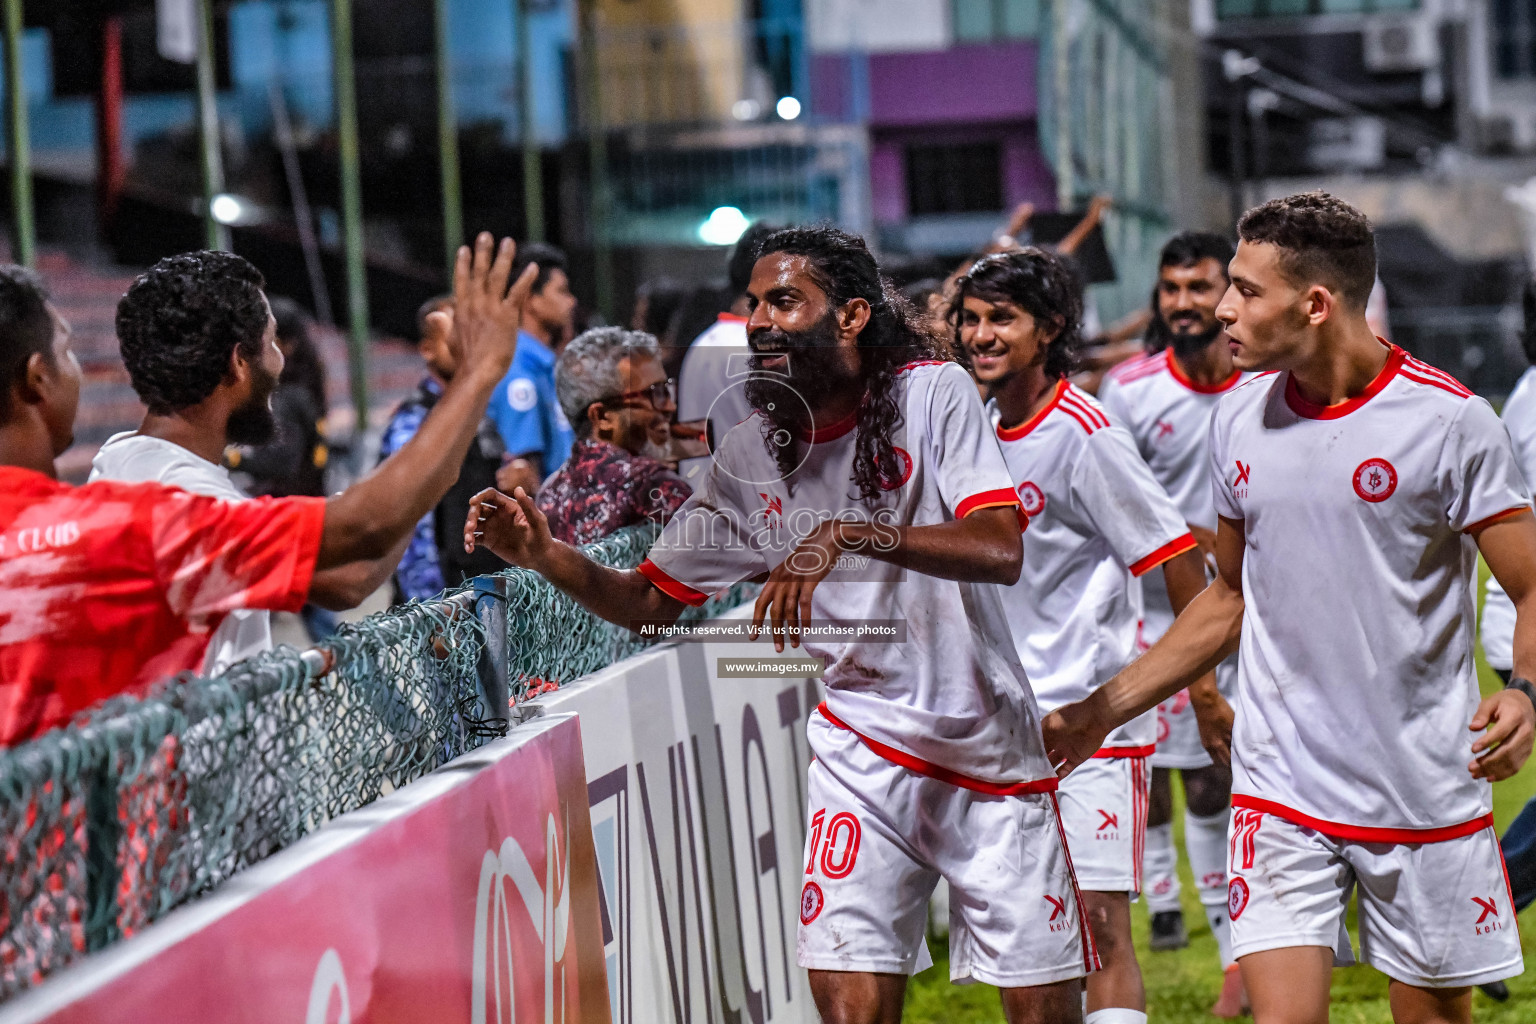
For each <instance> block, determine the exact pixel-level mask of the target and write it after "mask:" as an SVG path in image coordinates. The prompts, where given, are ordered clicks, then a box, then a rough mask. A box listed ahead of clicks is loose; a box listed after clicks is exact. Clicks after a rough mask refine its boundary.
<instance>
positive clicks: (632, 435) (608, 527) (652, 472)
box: [459, 327, 692, 557]
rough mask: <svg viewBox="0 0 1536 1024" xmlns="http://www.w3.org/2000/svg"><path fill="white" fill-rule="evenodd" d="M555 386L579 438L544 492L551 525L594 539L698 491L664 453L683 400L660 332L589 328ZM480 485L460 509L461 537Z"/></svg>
mask: <svg viewBox="0 0 1536 1024" xmlns="http://www.w3.org/2000/svg"><path fill="white" fill-rule="evenodd" d="M555 389H556V391H557V392H558V393H559V395H560V407H561V408H562V409H564V410H565V415H566V416H567V417H568V418H569V419H570V421H571V422H572V423H574V424H575V425H576V443H575V445H574V446H573V447H572V448H571V457H570V458H569V459H567V460H566V463H565V465H564V466H562V467H560V469H559V470H558V471H556V472H555V474H554V475H553V476H551V477H550V478H549V479H548V480H546V481H545V482H544V487H543V489H542V490H540V491H539V494H538V497H537V501H538V505H539V509H540V510H541V511H542V512H543V513H544V515H545V516H547V517H548V518H549V530H550V533H551V534H553V535H554V536H555V537H556V538H558V539H560V540H562V541H565V542H566V543H567V544H589V543H591V542H592V541H594V540H597V539H598V538H600V537H606V536H607V535H608V534H610V533H612V532H613V531H615V530H619V529H622V528H624V527H626V526H633V525H634V524H636V523H639V522H642V521H644V520H646V519H649V520H651V521H653V522H657V523H665V522H666V521H667V520H668V519H671V518H672V513H673V512H676V511H677V508H678V506H679V505H681V504H682V503H683V502H684V501H686V500H687V498H688V495H689V494H691V493H692V489H691V488H690V487H689V486H688V485H687V484H685V483H683V481H682V479H681V478H680V477H679V476H678V475H677V474H676V473H674V472H673V471H672V470H671V469H669V468H668V467H667V466H666V465H665V464H664V463H663V462H662V461H661V460H662V459H664V458H665V457H666V445H667V441H668V440H669V439H670V427H669V424H670V423H671V420H672V415H673V413H675V412H676V411H677V401H676V398H675V396H674V387H673V382H672V381H670V380H668V379H667V372H666V370H664V369H663V368H662V365H661V358H660V356H659V355H658V352H657V346H656V339H655V338H653V337H652V336H651V335H649V334H645V333H643V332H641V331H626V330H624V329H622V328H619V327H598V328H594V329H593V330H590V331H587V332H586V333H585V334H583V335H581V336H580V337H579V338H577V339H576V340H575V341H573V342H571V343H570V345H568V346H567V347H566V350H565V351H564V352H562V353H561V354H560V362H559V363H558V364H557V365H556V367H555ZM475 493H476V492H475V491H470V492H468V494H467V495H466V505H465V506H464V508H463V509H462V510H461V511H460V512H459V521H460V529H459V536H460V540H461V543H462V538H463V525H462V524H463V521H464V519H465V517H466V514H467V512H468V505H467V498H468V497H472V496H473V495H474V494H475ZM476 550H477V551H479V550H481V549H480V548H476ZM492 557H495V556H492Z"/></svg>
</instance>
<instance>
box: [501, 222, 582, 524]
mask: <svg viewBox="0 0 1536 1024" xmlns="http://www.w3.org/2000/svg"><path fill="white" fill-rule="evenodd" d="M518 263H519V266H518V271H519V272H521V270H522V267H524V266H527V265H528V264H529V263H537V264H538V266H539V276H538V279H537V280H535V281H534V283H533V294H532V295H530V296H529V297H528V305H527V307H526V308H525V309H524V310H523V324H522V330H520V331H519V332H518V336H517V355H516V356H514V357H513V359H512V369H510V370H508V371H507V377H506V379H505V380H503V381H502V382H501V384H500V386H498V387H497V388H496V393H495V394H494V395H492V396H491V406H490V416H491V419H492V420H494V421H495V423H496V428H497V429H498V430H499V431H501V439H502V441H503V443H504V444H505V445H506V449H507V452H508V454H510V455H511V456H512V459H513V463H512V464H513V465H514V466H515V467H516V468H517V470H518V471H519V472H520V473H521V474H522V477H523V478H522V479H521V480H520V481H519V483H520V484H521V486H522V487H523V488H524V489H525V490H527V491H528V493H530V494H532V493H533V492H534V491H535V490H537V489H538V486H539V482H540V481H541V480H543V479H544V478H545V477H546V476H548V475H549V474H550V473H553V472H554V471H555V470H557V469H559V468H560V464H561V463H562V462H564V461H565V457H566V456H567V455H569V454H570V451H571V442H572V441H573V440H574V435H573V434H572V433H571V424H570V423H569V422H568V421H567V420H566V418H565V414H564V413H563V412H561V411H560V403H559V401H558V400H557V399H556V397H555V359H556V358H557V357H558V354H559V349H560V348H561V346H563V345H564V344H565V342H566V341H568V340H569V338H570V333H571V327H572V324H573V323H574V320H575V315H576V296H574V295H572V294H571V279H570V277H569V276H568V275H567V273H566V268H567V263H566V259H565V253H563V252H561V251H560V250H559V249H556V248H555V247H554V246H552V245H545V244H543V243H542V242H535V243H533V244H531V245H527V246H524V247H523V248H522V249H520V250H518ZM530 485H531V486H530Z"/></svg>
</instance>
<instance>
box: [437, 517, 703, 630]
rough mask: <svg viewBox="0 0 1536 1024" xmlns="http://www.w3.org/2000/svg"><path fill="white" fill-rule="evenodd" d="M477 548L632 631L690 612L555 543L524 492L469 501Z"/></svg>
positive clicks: (628, 575)
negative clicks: (545, 582) (644, 625)
mask: <svg viewBox="0 0 1536 1024" xmlns="http://www.w3.org/2000/svg"><path fill="white" fill-rule="evenodd" d="M477 547H484V548H485V549H486V550H487V551H489V552H491V553H492V554H493V555H496V556H497V557H498V558H500V559H501V560H502V561H504V562H508V563H510V564H512V565H516V566H521V567H522V568H524V569H532V570H533V571H534V572H536V573H538V574H539V575H540V576H543V577H544V578H545V579H547V580H549V582H551V583H553V584H554V585H555V586H556V587H558V588H559V589H560V590H561V591H563V592H564V593H566V594H568V595H570V596H571V597H573V598H575V600H576V603H578V604H580V605H581V606H582V607H583V608H585V609H586V610H587V611H589V612H591V613H592V614H593V615H596V616H597V617H598V618H601V619H606V620H608V621H609V622H612V623H615V624H616V625H620V626H624V627H625V628H627V629H635V628H637V626H638V625H639V624H640V623H642V622H672V621H674V620H676V618H677V617H678V616H679V615H681V614H682V612H683V609H684V608H685V607H686V605H684V604H683V602H681V601H679V600H677V599H676V598H674V597H670V596H668V595H666V594H664V593H662V592H661V591H660V590H659V589H657V587H656V586H655V584H653V583H652V582H651V581H650V580H648V579H646V578H645V577H644V576H642V575H640V573H638V572H636V571H635V570H633V569H630V570H627V571H626V570H620V569H610V568H608V567H607V566H605V565H599V564H598V563H596V562H594V561H592V559H590V558H588V557H587V556H586V555H584V554H582V553H581V552H580V551H578V550H577V549H576V548H574V547H572V546H571V545H569V544H566V543H563V542H562V541H558V540H555V538H554V537H553V536H551V535H550V532H549V520H548V519H546V518H545V516H544V513H543V512H540V511H539V508H538V506H537V505H535V504H534V503H533V498H531V497H529V495H528V492H527V491H525V490H523V489H522V488H521V487H519V488H518V489H517V490H516V491H514V492H513V493H512V496H510V497H509V496H508V495H505V494H502V493H501V492H500V491H498V490H496V489H495V488H488V489H486V490H484V491H481V492H480V493H479V494H477V495H475V496H474V497H473V498H471V499H470V500H469V516H468V518H467V519H466V521H465V523H464V550H465V551H474V550H475V548H477Z"/></svg>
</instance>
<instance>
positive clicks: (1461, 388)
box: [1403, 356, 1472, 398]
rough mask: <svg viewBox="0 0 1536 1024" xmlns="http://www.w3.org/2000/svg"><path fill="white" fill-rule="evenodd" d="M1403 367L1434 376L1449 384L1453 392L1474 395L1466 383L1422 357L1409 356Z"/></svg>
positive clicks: (1463, 395) (1466, 396)
mask: <svg viewBox="0 0 1536 1024" xmlns="http://www.w3.org/2000/svg"><path fill="white" fill-rule="evenodd" d="M1403 369H1404V370H1413V371H1414V372H1415V373H1418V374H1420V375H1422V376H1425V377H1432V378H1434V379H1435V380H1438V381H1439V382H1440V383H1442V384H1445V385H1448V386H1449V387H1450V389H1451V391H1452V393H1454V394H1458V395H1460V396H1461V397H1463V398H1471V397H1472V391H1471V389H1470V388H1468V387H1467V386H1466V385H1465V384H1463V383H1462V382H1461V381H1459V380H1457V379H1456V378H1455V377H1453V376H1451V375H1450V374H1449V373H1446V372H1445V371H1444V370H1442V369H1440V367H1438V366H1430V365H1429V364H1428V363H1426V362H1425V361H1424V360H1422V359H1416V358H1414V357H1413V356H1409V357H1408V358H1407V359H1406V360H1404V361H1403Z"/></svg>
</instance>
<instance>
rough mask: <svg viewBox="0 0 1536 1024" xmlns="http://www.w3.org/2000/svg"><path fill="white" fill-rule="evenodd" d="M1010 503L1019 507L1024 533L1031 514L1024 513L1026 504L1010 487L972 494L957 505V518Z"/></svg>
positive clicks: (1020, 528) (1020, 521) (1020, 529)
mask: <svg viewBox="0 0 1536 1024" xmlns="http://www.w3.org/2000/svg"><path fill="white" fill-rule="evenodd" d="M1008 505H1014V506H1017V507H1018V510H1019V532H1020V533H1023V532H1024V528H1025V527H1026V526H1028V525H1029V516H1027V515H1026V514H1025V513H1024V506H1023V505H1022V504H1021V503H1020V502H1019V496H1018V495H1017V494H1015V493H1014V492H1013V491H1012V490H1011V489H1009V488H1004V487H999V488H998V489H997V490H995V491H982V492H981V493H980V494H973V495H971V496H970V497H969V498H966V499H965V500H964V501H962V502H961V503H960V504H958V505H956V506H955V518H956V519H964V518H965V517H966V516H968V515H970V514H971V513H972V512H980V511H981V510H982V509H984V508H1003V507H1005V506H1008Z"/></svg>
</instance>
